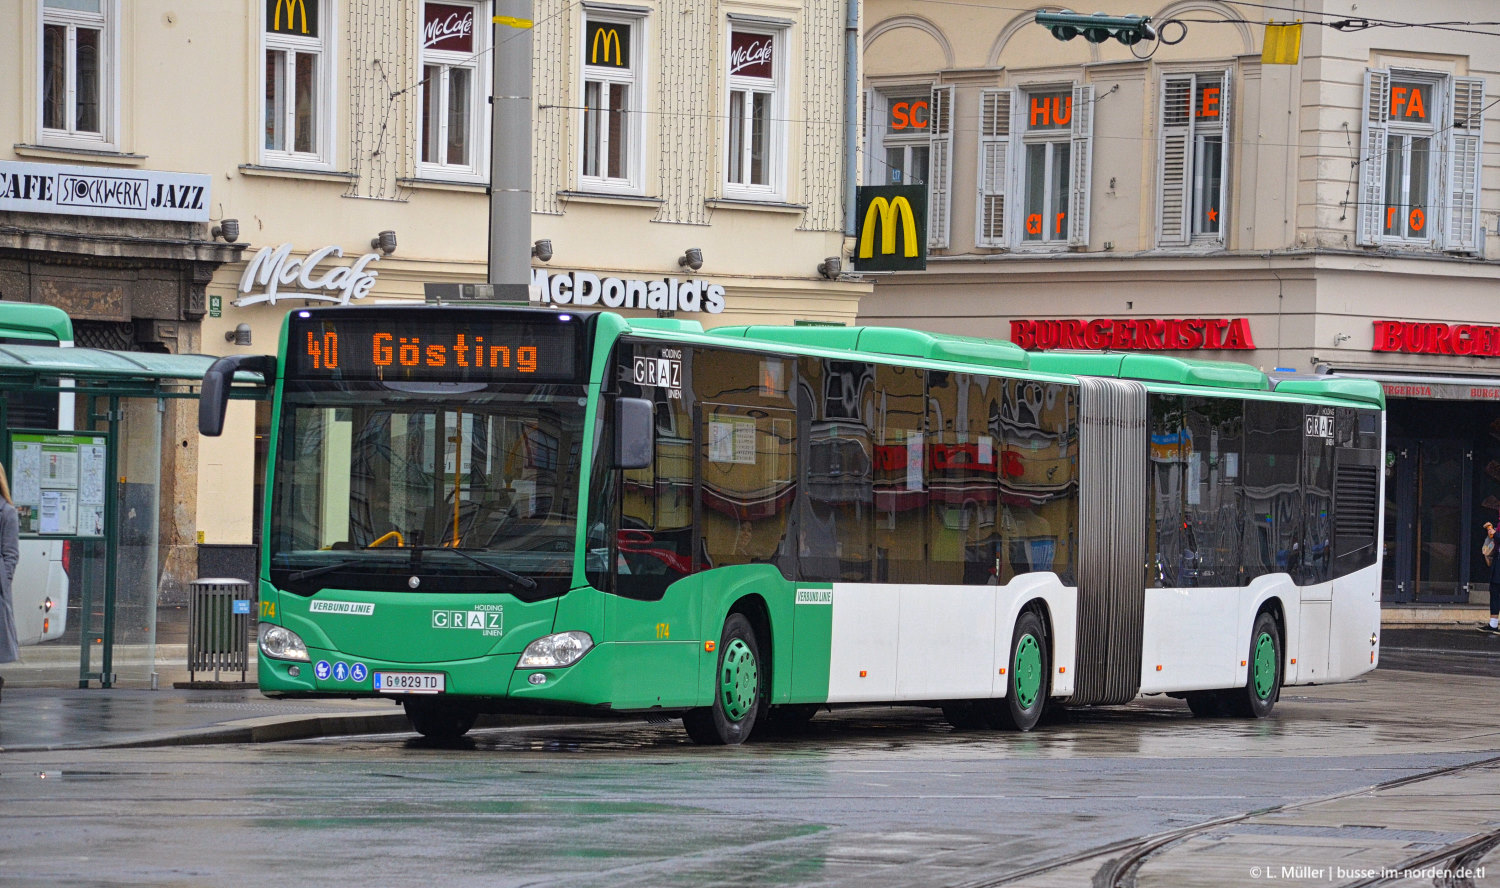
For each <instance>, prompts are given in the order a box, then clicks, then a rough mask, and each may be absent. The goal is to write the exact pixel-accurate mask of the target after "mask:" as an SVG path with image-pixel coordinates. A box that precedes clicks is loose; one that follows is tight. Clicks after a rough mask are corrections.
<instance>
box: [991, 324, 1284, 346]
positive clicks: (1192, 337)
mask: <svg viewBox="0 0 1500 888" xmlns="http://www.w3.org/2000/svg"><path fill="white" fill-rule="evenodd" d="M1010 341H1011V342H1014V343H1015V344H1016V345H1019V346H1020V347H1021V348H1024V349H1029V350H1036V351H1045V350H1047V349H1053V348H1087V349H1115V350H1119V351H1191V350H1194V349H1236V350H1249V349H1253V348H1255V340H1254V338H1252V337H1251V335H1250V319H1249V318H1113V319H1110V318H1095V319H1093V320H1089V321H1078V320H1057V321H1029V320H1028V321H1011V322H1010Z"/></svg>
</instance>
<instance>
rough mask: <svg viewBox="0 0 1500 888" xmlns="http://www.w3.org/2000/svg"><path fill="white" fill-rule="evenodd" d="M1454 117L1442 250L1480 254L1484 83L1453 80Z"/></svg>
mask: <svg viewBox="0 0 1500 888" xmlns="http://www.w3.org/2000/svg"><path fill="white" fill-rule="evenodd" d="M1452 111H1453V116H1452V126H1451V127H1450V128H1449V130H1448V218H1447V220H1446V221H1447V231H1446V232H1445V233H1444V235H1445V236H1444V243H1443V249H1445V250H1448V251H1450V252H1454V253H1474V252H1477V251H1478V250H1479V167H1480V153H1479V149H1480V146H1482V145H1483V144H1484V80H1483V78H1479V77H1455V78H1453V108H1452Z"/></svg>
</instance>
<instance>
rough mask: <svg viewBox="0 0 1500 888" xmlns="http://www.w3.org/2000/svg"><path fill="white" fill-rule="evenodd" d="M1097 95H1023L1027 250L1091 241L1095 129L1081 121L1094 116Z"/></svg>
mask: <svg viewBox="0 0 1500 888" xmlns="http://www.w3.org/2000/svg"><path fill="white" fill-rule="evenodd" d="M1083 93H1087V94H1088V95H1083ZM1091 94H1092V87H1082V88H1078V89H1066V88H1064V89H1045V88H1044V89H1038V90H1028V91H1026V92H1023V93H1022V99H1023V101H1022V102H1021V109H1020V111H1021V114H1022V115H1023V117H1022V121H1021V126H1020V127H1018V128H1017V129H1018V130H1019V132H1020V133H1021V151H1020V152H1019V153H1018V162H1019V164H1020V169H1019V175H1018V177H1017V181H1018V182H1019V183H1020V188H1021V195H1020V197H1021V220H1020V222H1021V225H1020V228H1021V230H1020V236H1019V241H1020V244H1021V245H1022V246H1033V245H1034V246H1053V245H1063V244H1079V243H1087V240H1088V236H1087V233H1086V232H1087V227H1086V226H1087V206H1088V172H1089V170H1088V166H1089V161H1088V152H1089V148H1090V146H1089V145H1088V131H1089V129H1090V127H1089V125H1088V124H1085V123H1081V122H1080V121H1081V120H1082V119H1083V118H1085V117H1089V116H1091V115H1092V114H1093V107H1092V106H1093V102H1092V100H1091V98H1090V96H1091ZM1080 142H1081V143H1082V144H1080ZM1075 214H1077V215H1078V216H1081V217H1082V218H1075ZM1080 232H1083V233H1082V234H1081V235H1080Z"/></svg>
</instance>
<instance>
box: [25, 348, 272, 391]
mask: <svg viewBox="0 0 1500 888" xmlns="http://www.w3.org/2000/svg"><path fill="white" fill-rule="evenodd" d="M215 360H217V358H215V357H213V356H210V355H168V354H160V353H156V352H119V351H106V350H104V349H97V348H57V347H55V346H51V347H49V346H38V345H0V389H16V388H23V387H24V388H33V389H38V390H44V391H45V390H57V389H59V388H63V387H65V388H70V389H72V390H73V391H75V392H77V393H79V394H94V395H123V396H126V397H164V398H173V397H176V398H183V397H197V391H196V389H197V386H198V384H199V383H201V382H202V381H203V374H204V373H205V372H207V370H208V368H209V366H210V365H212V364H213V362H214V361H215ZM59 379H66V380H70V381H71V384H70V385H69V384H64V385H61V386H60V385H59V383H58V380H59ZM234 381H235V383H236V385H235V386H234V387H233V388H231V389H230V392H231V397H236V398H250V399H262V398H265V397H267V395H268V387H267V385H266V380H264V379H263V378H262V377H261V374H259V373H252V372H248V371H241V372H239V373H236V374H235V377H234Z"/></svg>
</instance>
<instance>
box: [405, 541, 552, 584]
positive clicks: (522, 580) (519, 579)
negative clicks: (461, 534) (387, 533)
mask: <svg viewBox="0 0 1500 888" xmlns="http://www.w3.org/2000/svg"><path fill="white" fill-rule="evenodd" d="M409 548H410V550H411V552H412V554H418V553H421V552H452V553H454V554H455V555H461V556H463V557H464V558H467V559H469V560H470V561H472V562H474V563H475V564H477V565H479V566H480V567H482V568H484V569H486V570H488V571H490V572H491V573H494V574H497V575H499V576H502V577H504V578H505V579H507V580H510V581H511V582H512V583H515V584H516V585H517V586H520V587H521V588H522V589H525V590H527V591H530V590H532V589H535V588H536V580H533V579H532V578H531V577H526V576H522V575H521V574H518V573H516V572H515V571H513V570H507V569H505V568H503V567H501V566H500V565H498V564H490V563H489V562H488V561H485V560H484V559H483V558H476V557H475V556H473V555H470V554H469V553H468V552H465V551H464V550H463V549H459V548H457V547H455V546H411V547H409Z"/></svg>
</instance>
